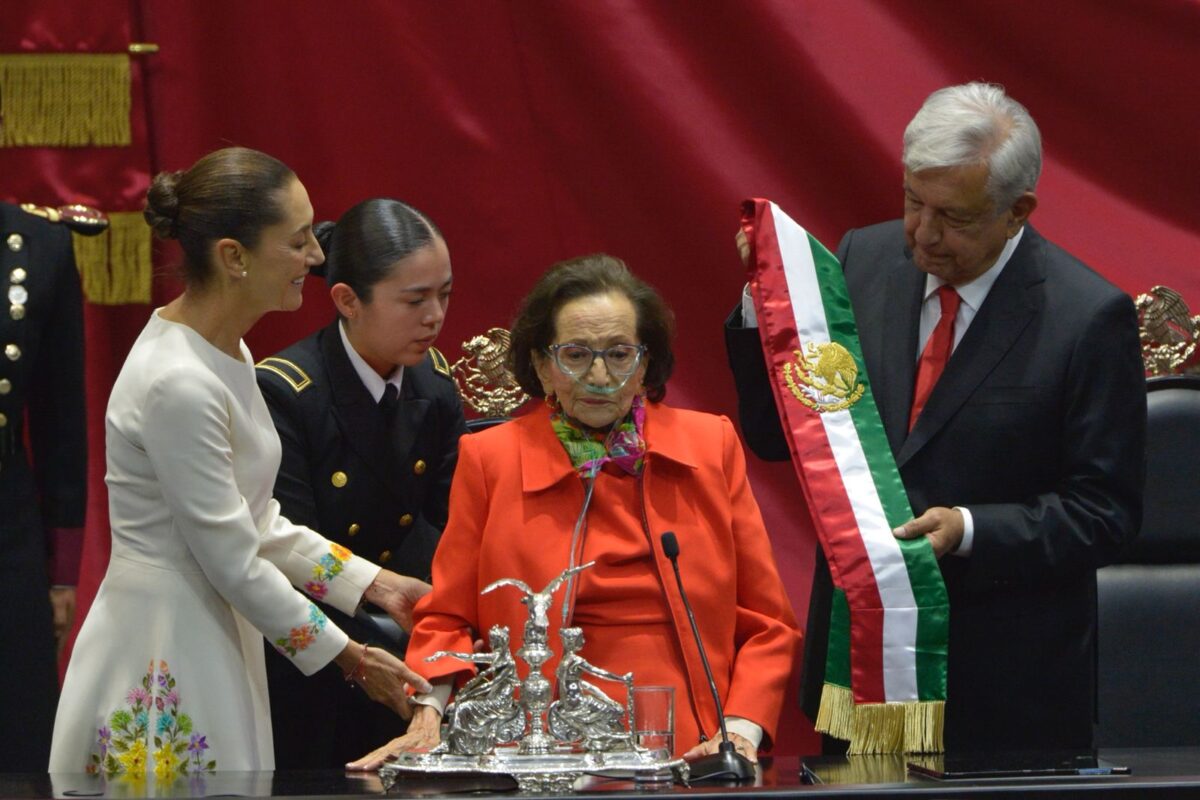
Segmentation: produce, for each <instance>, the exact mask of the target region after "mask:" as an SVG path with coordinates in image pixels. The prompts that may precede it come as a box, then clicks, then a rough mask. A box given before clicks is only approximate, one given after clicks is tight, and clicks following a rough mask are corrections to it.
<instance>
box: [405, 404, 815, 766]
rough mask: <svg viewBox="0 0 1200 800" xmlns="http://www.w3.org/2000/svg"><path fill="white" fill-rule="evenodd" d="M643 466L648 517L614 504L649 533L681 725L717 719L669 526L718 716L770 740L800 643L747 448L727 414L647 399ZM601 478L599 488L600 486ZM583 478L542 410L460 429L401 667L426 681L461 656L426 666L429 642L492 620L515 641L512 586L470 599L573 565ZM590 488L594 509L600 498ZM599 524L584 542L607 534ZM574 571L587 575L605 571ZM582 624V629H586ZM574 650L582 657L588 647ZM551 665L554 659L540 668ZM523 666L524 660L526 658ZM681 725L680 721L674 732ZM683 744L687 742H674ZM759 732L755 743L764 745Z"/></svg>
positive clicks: (713, 725) (474, 633)
mask: <svg viewBox="0 0 1200 800" xmlns="http://www.w3.org/2000/svg"><path fill="white" fill-rule="evenodd" d="M644 435H645V439H646V443H647V455H646V461H645V469H644V472H643V479H644V486H643V488H642V496H643V497H644V504H643V505H644V507H645V525H643V520H642V515H641V511H640V509H639V508H637V507H636V506H635V507H632V508H631V507H626V506H621V507H620V508H616V509H610V510H612V511H614V513H616V514H617V516H618V518H619V519H622V521H623V522H622V524H628V525H629V526H630V527H631V528H632V529H642V530H645V529H646V528H648V530H646V533H647V535H648V537H649V539H650V549H651V552H652V553H653V554H654V559H655V563H656V566H657V568H658V577H659V581H660V583H661V586H662V589H663V592H664V594H665V598H666V602H667V605H668V607H669V609H670V614H671V618H672V621H673V623H674V628H675V633H676V637H677V641H678V643H681V644H678V645H674V644H673V646H678V647H679V650H681V652H682V663H684V664H685V666H686V672H687V674H686V676H682V681H681V683H682V684H683V685H684V686H686V687H688V688H689V689H690V695H691V697H690V698H683V697H677V698H676V717H677V720H678V721H682V720H683V719H684V717H685V715H686V716H688V717H690V716H693V715H692V714H688V713H687V709H688V708H689V703H690V706H691V708H692V710H693V712H694V716H695V717H696V718H697V719H698V722H699V724H700V727H701V728H702V730H703V731H704V732H705V733H706V734H707V735H708V736H710V737H711V736H713V735H714V733H715V731H716V729H717V715H716V710H715V707H714V706H713V702H712V696H711V692H710V691H709V689H708V688H707V684H706V682H705V679H704V671H703V667H702V666H701V662H700V657H699V654H698V651H697V650H696V647H695V644H694V643H693V642H694V640H693V637H692V633H691V629H690V625H689V623H688V620H687V614H686V611H685V610H684V607H683V602H682V600H681V599H680V595H679V590H678V588H677V586H676V583H675V578H674V574H673V571H672V568H671V563H670V561H669V560H667V558H666V556H664V555H663V553H662V546H661V544H660V542H659V537H660V535H661V534H662V533H663V532H664V531H674V532H675V535H676V537H677V538H678V540H679V544H680V550H681V555H680V557H679V564H680V569H681V571H682V574H683V578H684V583H685V587H686V589H687V592H688V597H689V599H690V600H691V602H692V604H693V608H694V609H695V613H696V618H697V621H698V623H699V625H700V630H701V635H702V637H703V638H704V643H705V648H706V649H707V652H708V656H709V659H710V661H711V664H712V668H713V672H714V674H715V676H716V681H717V685H718V689H719V692H720V694H721V696H722V702H723V703H724V706H725V713H726V714H727V715H729V716H740V717H744V718H746V719H749V720H752V721H754V722H756V723H758V724H759V725H761V726H762V728H763V730H764V733H765V734H766V736H767V737H768V739H769V738H773V736H774V732H775V725H776V723H777V722H778V718H779V711H780V708H781V704H782V702H783V699H784V692H785V689H786V685H787V679H788V675H789V674H790V672H791V670H792V666H793V663H794V662H795V659H796V654H797V651H798V648H799V644H800V632H799V629H798V626H797V624H796V619H795V615H794V614H793V612H792V608H791V605H790V603H789V601H788V598H787V594H786V592H785V591H784V588H783V583H782V581H781V580H780V578H779V573H778V570H777V569H776V566H775V559H774V556H773V555H772V552H771V543H770V540H769V539H768V537H767V532H766V529H765V528H764V526H763V522H762V517H761V515H760V513H759V510H758V505H757V503H756V502H755V500H754V496H753V494H752V493H751V491H750V485H749V483H748V482H747V479H746V464H745V457H744V455H743V452H742V447H741V444H740V442H739V440H738V437H737V434H736V433H735V431H734V428H733V425H732V424H731V423H730V422H729V420H728V419H727V418H725V417H717V416H714V415H711V414H702V413H699V412H695V411H684V410H678V409H674V408H670V407H668V406H664V405H661V404H651V405H649V406H648V408H647V413H646V423H645V428H644ZM599 487H600V484H598V488H599ZM583 499H584V486H583V482H582V481H581V480H579V478H578V477H576V475H575V471H574V470H573V469H572V467H571V463H570V461H569V459H568V457H567V454H566V451H565V450H564V449H563V447H562V445H561V443H560V442H559V441H558V438H557V437H556V436H555V434H554V431H553V429H552V428H551V426H550V422H549V419H548V412H547V410H546V409H545V408H542V409H539V410H538V411H536V412H534V413H531V414H529V415H527V416H525V417H521V418H520V419H517V420H514V421H512V422H510V423H506V424H504V425H500V426H498V427H495V428H492V429H490V430H487V431H484V432H481V433H477V434H473V435H468V436H464V437H463V438H462V440H461V442H460V450H459V461H458V468H457V471H456V472H455V476H454V482H453V485H452V488H451V492H450V519H449V522H448V524H447V526H446V529H445V532H444V533H443V535H442V539H441V543H440V544H439V546H438V550H437V553H436V555H435V556H434V562H433V586H434V589H433V592H432V593H430V594H429V595H427V596H426V597H425V598H424V599H423V600H422V601H421V603H420V604H419V605H418V606H417V610H416V623H415V627H414V630H413V635H412V640H411V642H410V643H409V648H408V658H407V660H408V663H409V664H410V665H411V666H412V667H413V668H414V669H416V670H417V671H419V672H421V673H422V674H423V675H425V676H426V677H427V678H436V677H440V676H444V675H449V674H454V673H456V672H462V674H461V675H459V679H460V680H461V679H462V678H464V677H465V675H466V672H465V670H466V668H465V666H464V664H463V662H461V661H457V660H454V659H442V660H440V661H436V662H432V663H426V662H425V661H424V658H425V656H427V655H429V654H430V653H432V652H434V651H436V650H450V651H458V652H470V650H471V646H472V641H473V639H475V638H486V635H487V630H488V628H489V627H490V626H491V625H493V624H502V625H507V626H508V627H509V631H510V634H511V637H512V641H513V647H514V649H515V648H516V647H517V646H519V644H520V641H521V636H522V629H523V626H524V622H525V619H526V614H525V607H524V606H523V605H521V604H520V603H519V602H517V597H516V593H515V592H513V591H512V590H509V589H501V590H498V591H493V592H491V593H489V594H487V595H482V596H481V595H480V591H481V590H482V589H483V588H484V587H485V586H487V585H488V584H489V583H491V582H492V581H495V580H497V579H499V578H519V579H520V580H523V581H525V582H526V583H527V584H529V586H530V587H532V588H533V590H534V591H539V590H541V589H542V588H543V587H544V586H545V585H546V584H547V583H548V582H549V581H550V580H551V579H552V578H553V577H554V576H555V575H557V574H559V573H560V572H561V571H562V570H563V569H565V568H566V566H567V564H568V561H569V552H568V551H569V548H570V540H571V533H572V530H573V528H574V525H575V521H576V517H577V515H578V513H579V510H580V508H581V506H582V504H583ZM604 502H605V498H604V497H603V496H601V493H600V491H597V492H596V495H595V496H594V497H593V500H592V508H596V506H597V504H599V503H604ZM604 535H605V532H604V531H603V530H601V529H599V528H597V527H596V526H595V525H592V526H591V527H590V530H589V531H588V534H587V536H588V542H589V544H591V545H594V543H595V542H597V541H600V542H602V541H603V537H604ZM595 572H596V571H595V570H588V571H587V572H584V573H582V576H581V578H582V579H583V581H584V582H581V584H580V589H579V591H580V593H583V592H584V591H586V586H587V584H586V581H587V580H603V579H604V578H603V575H599V574H592V573H595ZM563 591H564V590H563V589H560V590H559V593H558V595H557V596H556V597H555V607H554V609H553V610H552V612H551V634H550V644H551V647H552V648H554V649H555V650H557V649H558V648H559V641H558V635H557V627H558V620H559V617H558V609H559V604H560V603H561V595H562V594H563ZM586 635H587V628H586V627H585V636H586ZM583 655H584V656H585V657H588V658H589V659H591V660H595V659H594V654H589V650H588V646H587V645H586V644H585V646H584V650H583ZM620 655H621V659H622V662H623V663H620V664H613V663H608V664H603V666H605V667H606V668H608V669H612V670H615V671H620V672H624V671H626V670H629V669H632V670H633V671H634V673H635V676H636V674H637V672H638V659H639V656H640V655H641V654H640V653H639V652H636V651H635V649H631V650H630V651H622V652H621V654H620ZM556 663H557V653H556V658H555V660H553V661H551V662H550V663H549V664H548V665H547V666H546V669H545V672H546V674H547V675H552V674H553V673H552V671H553V669H554V667H555V665H556ZM522 666H523V665H522ZM690 727H691V726H690V725H685V726H680V725H678V722H677V728H678V729H680V733H681V734H682V733H683V732H684V731H687V730H688V729H689V728H690ZM679 738H680V737H677V748H678V749H679V750H680V751H682V750H684V749H686V748H687V747H690V746H691V745H692V744H695V742H687V741H678V740H679ZM767 743H768V742H767V739H764V746H766V744H767Z"/></svg>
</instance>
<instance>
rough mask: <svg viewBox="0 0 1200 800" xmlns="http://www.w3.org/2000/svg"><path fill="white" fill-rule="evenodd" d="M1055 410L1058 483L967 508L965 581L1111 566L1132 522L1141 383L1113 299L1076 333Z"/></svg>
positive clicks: (1125, 311)
mask: <svg viewBox="0 0 1200 800" xmlns="http://www.w3.org/2000/svg"><path fill="white" fill-rule="evenodd" d="M1064 368H1065V369H1066V371H1067V391H1066V393H1065V396H1064V399H1063V402H1064V404H1065V407H1064V408H1063V409H1062V410H1061V419H1062V420H1063V425H1064V428H1065V430H1064V431H1063V436H1062V441H1063V442H1064V444H1063V447H1062V452H1060V453H1053V452H1048V453H1046V458H1057V459H1059V460H1060V463H1061V467H1060V471H1061V474H1062V479H1061V482H1060V485H1059V486H1058V487H1056V490H1055V491H1051V492H1046V493H1044V494H1041V495H1039V496H1037V497H1034V498H1031V499H1030V501H1029V502H1027V503H1020V504H1018V503H998V504H991V505H989V504H982V505H970V506H969V508H970V511H971V514H972V515H973V517H974V522H975V541H974V543H973V548H972V553H971V556H970V559H969V560H970V563H971V568H970V574H971V580H972V582H977V581H983V582H990V581H995V580H1005V579H1009V578H1012V577H1014V576H1018V577H1019V576H1025V577H1032V578H1036V577H1038V575H1037V573H1038V572H1042V571H1046V570H1050V571H1057V570H1063V569H1065V570H1068V571H1072V570H1075V569H1085V570H1086V569H1093V568H1096V567H1101V566H1104V565H1105V564H1108V563H1111V562H1112V561H1113V559H1114V558H1115V556H1116V554H1117V553H1118V551H1119V550H1120V549H1121V547H1122V546H1123V545H1124V544H1125V542H1127V541H1128V540H1130V539H1131V538H1132V537H1133V536H1134V535H1136V533H1137V530H1138V527H1139V526H1140V524H1141V514H1142V484H1143V481H1144V473H1145V438H1146V382H1145V377H1144V372H1143V366H1142V360H1141V353H1140V346H1139V342H1138V334H1137V319H1136V313H1135V311H1134V308H1133V303H1132V302H1131V301H1130V299H1129V298H1128V297H1127V296H1125V295H1119V296H1112V295H1110V297H1109V299H1107V300H1106V301H1104V302H1103V303H1102V304H1101V305H1100V307H1099V308H1098V309H1097V310H1096V313H1095V314H1093V315H1092V317H1091V322H1090V324H1089V325H1088V327H1087V329H1086V330H1085V331H1084V332H1083V333H1082V335H1081V336H1079V338H1078V340H1077V343H1076V345H1075V347H1074V351H1073V353H1072V354H1071V357H1070V361H1069V363H1068V364H1066V365H1064Z"/></svg>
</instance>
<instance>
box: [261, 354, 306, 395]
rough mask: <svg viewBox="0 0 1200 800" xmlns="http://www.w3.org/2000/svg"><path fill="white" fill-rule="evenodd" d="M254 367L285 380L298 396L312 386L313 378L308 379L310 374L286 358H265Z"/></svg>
mask: <svg viewBox="0 0 1200 800" xmlns="http://www.w3.org/2000/svg"><path fill="white" fill-rule="evenodd" d="M254 366H255V367H256V368H257V369H261V370H266V371H267V372H273V373H275V374H276V375H278V376H279V377H281V378H283V379H284V380H285V381H287V385H288V386H291V387H292V391H294V392H295V393H296V394H300V393H301V392H303V391H304V390H305V389H307V388H308V387H309V386H312V378H310V377H308V373H307V372H305V371H304V370H302V369H300V367H298V366H296V364H295V363H294V362H291V361H288V360H287V359H286V358H280V357H279V356H270V357H269V358H264V359H263V360H262V361H260V362H258V363H257V364H255V365H254Z"/></svg>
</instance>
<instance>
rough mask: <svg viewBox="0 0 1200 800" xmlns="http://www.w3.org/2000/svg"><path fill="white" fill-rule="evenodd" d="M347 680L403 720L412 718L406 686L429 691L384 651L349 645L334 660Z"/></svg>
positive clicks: (419, 680)
mask: <svg viewBox="0 0 1200 800" xmlns="http://www.w3.org/2000/svg"><path fill="white" fill-rule="evenodd" d="M334 661H335V662H336V663H337V665H338V666H339V667H341V668H342V672H343V673H345V675H346V680H350V681H353V682H354V683H356V684H357V685H358V686H359V687H360V688H361V689H362V690H363V691H365V692H366V693H367V697H370V698H371V699H372V700H374V701H375V702H377V703H383V704H384V705H385V706H387V707H388V708H390V709H392V710H393V711H395V712H396V713H397V714H399V715H400V716H401V717H403V718H404V719H408V718H409V717H411V716H412V707H411V706H410V705H409V702H408V690H407V687H408V686H411V687H413V690H414V691H417V692H429V691H432V690H433V687H431V686H430V685H429V681H427V680H425V679H424V678H422V677H421V676H420V675H418V674H417V673H416V672H413V671H412V670H411V669H409V667H408V665H407V664H405V663H404V662H403V661H401V660H400V659H398V658H396V657H395V656H394V655H392V654H391V653H389V652H388V651H387V650H381V649H380V648H378V647H368V646H367V645H362V644H359V643H357V642H350V643H349V644H347V645H346V647H345V649H344V650H342V652H341V653H340V654H339V655H338V657H337V658H335V659H334Z"/></svg>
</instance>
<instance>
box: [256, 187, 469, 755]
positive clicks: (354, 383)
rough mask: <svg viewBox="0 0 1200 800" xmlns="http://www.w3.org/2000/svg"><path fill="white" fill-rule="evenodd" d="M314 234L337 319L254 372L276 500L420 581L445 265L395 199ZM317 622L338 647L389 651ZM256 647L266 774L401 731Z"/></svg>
mask: <svg viewBox="0 0 1200 800" xmlns="http://www.w3.org/2000/svg"><path fill="white" fill-rule="evenodd" d="M315 233H316V235H317V239H318V241H319V242H320V243H321V247H322V248H323V249H324V250H325V253H326V260H325V265H324V269H325V278H326V281H327V283H328V285H329V293H330V296H331V298H332V299H333V303H334V305H335V306H336V308H337V314H338V317H337V319H336V320H334V322H333V324H331V325H329V326H328V327H327V328H324V329H322V330H320V331H318V332H317V333H315V334H313V335H311V336H309V337H308V338H306V339H303V340H302V341H300V342H297V343H296V344H294V345H292V346H291V347H289V348H287V349H285V350H284V351H282V352H281V353H279V354H277V355H275V356H272V357H270V358H265V359H263V360H262V361H260V362H259V363H258V370H257V373H258V382H259V386H260V387H261V388H262V392H263V396H264V397H265V398H266V400H267V405H268V407H269V408H270V410H271V415H272V417H273V418H274V420H275V427H276V428H277V429H278V431H279V437H280V439H281V440H282V443H283V461H282V464H281V466H280V470H279V477H278V479H277V481H276V484H275V497H276V499H277V500H278V501H279V503H280V506H281V507H282V513H283V514H284V516H286V517H287V518H288V519H290V520H292V521H293V522H297V523H299V524H302V525H308V526H310V527H312V528H314V529H315V530H317V531H320V532H321V533H322V534H323V535H325V536H326V537H328V538H330V539H332V540H334V541H337V542H340V543H342V544H344V545H346V546H347V547H349V548H351V549H352V550H354V552H356V553H360V554H362V555H363V556H364V557H366V558H369V559H371V560H373V561H375V562H377V563H379V564H382V565H383V566H385V567H387V568H388V569H391V570H394V571H396V572H400V573H402V574H405V575H411V576H414V577H418V578H421V579H422V580H425V581H428V580H429V575H430V565H431V562H432V560H433V552H434V549H435V547H436V546H437V541H438V538H439V536H440V535H441V530H442V528H443V527H444V526H445V524H446V517H447V506H448V499H449V495H450V480H451V478H452V476H453V472H454V466H455V463H456V460H457V456H458V437H459V436H460V435H462V434H463V433H464V432H465V431H466V425H465V421H464V416H463V407H462V402H461V400H460V399H459V396H458V392H457V390H456V387H455V383H454V381H453V379H452V378H451V375H450V368H449V365H448V364H447V363H446V359H445V357H444V356H442V354H441V353H440V352H438V350H437V349H436V348H434V347H433V342H434V340H435V339H436V338H437V335H438V333H439V331H440V330H441V327H442V322H443V320H444V319H445V315H446V307H447V305H448V303H449V300H450V290H451V286H452V282H453V275H452V272H451V269H450V255H449V252H448V251H447V249H446V243H445V241H444V240H443V238H442V235H441V233H440V232H439V231H438V229H437V227H435V226H434V224H433V223H432V222H431V221H430V220H429V218H428V217H426V216H425V215H424V214H422V213H421V212H419V211H417V210H416V209H414V208H412V207H410V206H408V205H406V204H404V203H401V202H399V201H396V200H387V199H374V200H367V201H365V202H362V203H360V204H358V205H357V206H355V207H354V208H352V209H350V210H349V211H347V212H346V213H345V214H344V215H343V216H342V218H341V219H340V220H338V222H337V223H336V224H334V223H331V222H324V223H320V224H319V225H317V227H316V229H315ZM324 611H325V612H326V613H327V614H328V615H329V616H330V617H331V618H333V620H334V621H335V622H336V623H337V624H338V625H339V626H340V627H342V628H343V629H344V630H346V632H347V633H349V634H350V636H351V637H352V638H354V639H357V640H359V641H370V642H371V643H372V644H374V645H379V646H388V645H389V643H388V642H387V641H386V640H385V639H383V638H382V637H380V636H378V635H377V634H376V633H375V632H374V631H372V630H371V629H370V628H369V627H364V626H363V625H361V624H359V623H358V622H356V621H355V620H352V619H349V618H347V617H346V616H344V615H342V614H339V613H338V612H337V611H336V610H334V609H332V608H329V607H324ZM360 637H361V638H360ZM266 651H267V676H268V683H269V686H270V694H271V722H272V727H273V729H274V737H275V764H276V768H277V769H315V768H341V767H342V766H343V765H345V764H346V762H348V761H351V760H353V759H355V758H357V757H359V756H361V755H362V754H363V753H365V752H367V751H369V750H372V749H374V748H375V747H377V746H378V744H379V742H381V741H387V740H388V739H390V738H393V737H394V736H396V735H397V732H398V731H401V730H403V726H404V722H403V721H402V720H401V719H400V718H399V717H398V716H396V715H395V714H393V713H391V712H390V711H389V710H388V709H386V708H385V707H383V706H381V705H379V704H378V703H373V702H371V701H370V700H369V699H368V698H367V697H366V696H365V695H364V694H363V693H362V692H361V691H360V690H358V689H356V688H355V687H354V686H353V685H352V684H348V683H346V682H345V680H344V678H343V677H342V673H341V671H340V670H338V669H337V668H336V667H332V668H330V667H327V668H326V669H325V670H324V671H323V672H322V673H319V674H318V675H315V676H312V677H310V678H304V677H303V676H302V675H301V674H300V673H299V672H298V671H297V670H296V669H295V668H294V667H293V666H292V665H291V664H289V663H288V662H287V660H286V659H284V658H282V657H280V656H279V655H278V654H277V653H275V652H274V650H273V649H272V648H271V647H267V648H266ZM400 655H402V654H400Z"/></svg>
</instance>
